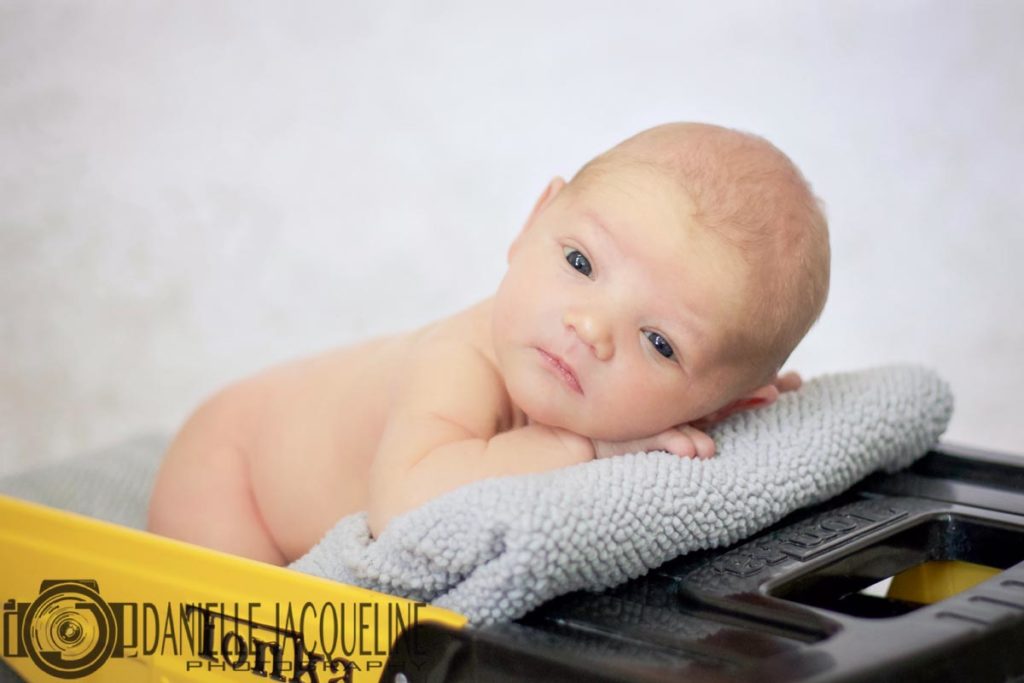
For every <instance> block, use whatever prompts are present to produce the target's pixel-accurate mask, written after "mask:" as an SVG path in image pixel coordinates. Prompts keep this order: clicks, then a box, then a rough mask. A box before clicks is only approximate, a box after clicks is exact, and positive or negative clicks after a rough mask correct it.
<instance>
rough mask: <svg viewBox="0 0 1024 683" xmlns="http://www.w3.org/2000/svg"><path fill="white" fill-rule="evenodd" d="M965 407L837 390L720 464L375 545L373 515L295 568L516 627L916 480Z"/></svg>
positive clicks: (727, 437)
mask: <svg viewBox="0 0 1024 683" xmlns="http://www.w3.org/2000/svg"><path fill="white" fill-rule="evenodd" d="M952 407H953V400H952V396H951V394H950V391H949V388H948V386H947V385H946V384H945V383H944V382H943V381H942V380H941V379H939V378H938V377H937V376H936V375H935V374H934V373H933V372H931V371H929V370H926V369H924V368H919V367H913V366H893V367H885V368H878V369H873V370H865V371H861V372H854V373H847V374H837V375H828V376H824V377H820V378H817V379H814V380H812V381H810V382H808V383H806V384H805V385H804V386H803V387H802V388H801V389H800V390H799V391H797V392H794V393H788V394H784V395H783V396H782V397H781V398H780V399H779V401H778V402H777V403H775V404H774V405H772V406H770V407H769V408H765V409H762V410H757V411H751V412H745V413H741V414H739V415H735V416H733V417H732V418H730V419H729V420H727V421H725V422H723V423H721V424H720V425H718V426H716V427H715V428H714V429H713V430H712V435H713V436H714V438H715V441H716V443H717V445H718V455H717V456H716V457H714V458H712V459H711V460H707V461H699V460H688V459H682V458H678V457H676V456H673V455H669V454H666V453H642V454H635V455H627V456H620V457H615V458H609V459H606V460H597V461H593V462H589V463H585V464H582V465H577V466H574V467H569V468H565V469H561V470H556V471H552V472H545V473H542V474H533V475H526V476H520V477H508V478H502V479H490V480H485V481H480V482H476V483H474V484H471V485H469V486H465V487H463V488H461V489H458V490H456V491H453V492H452V493H449V494H447V495H445V496H442V497H440V498H437V499H435V500H433V501H430V502H429V503H427V504H426V505H424V506H422V507H420V508H417V509H415V510H412V511H410V512H408V513H406V514H405V515H402V516H401V517H398V518H396V519H395V520H393V521H392V522H391V524H390V526H388V528H387V529H386V530H385V531H384V533H382V534H381V536H380V538H378V539H377V540H375V541H374V540H372V539H371V538H370V536H369V532H368V529H367V526H366V518H365V515H364V514H356V515H352V516H350V517H346V518H344V519H342V520H341V521H339V522H338V524H337V525H336V526H335V527H334V528H333V529H331V531H329V532H328V533H327V535H326V536H325V537H324V538H323V539H322V540H321V541H320V543H319V544H318V545H317V546H315V547H314V548H313V549H312V550H310V552H309V553H308V554H307V555H305V556H304V557H302V558H301V559H299V560H298V561H296V562H295V563H294V564H292V567H293V568H294V569H297V570H299V571H303V572H307V573H310V574H316V575H319V576H324V577H327V578H331V579H335V580H338V581H342V582H345V583H350V584H356V585H359V586H364V587H367V588H371V589H374V590H379V591H384V592H386V593H393V594H398V595H403V596H407V597H410V598H413V599H417V600H424V601H428V602H433V603H435V604H437V605H440V606H442V607H447V608H450V609H453V610H455V611H457V612H461V613H462V614H464V615H466V616H467V617H468V618H469V619H470V621H471V622H474V623H488V622H495V621H502V620H508V619H514V618H516V617H518V616H521V615H523V614H525V613H526V612H527V611H529V610H530V609H532V608H533V607H535V606H537V605H539V604H541V603H542V602H544V601H546V600H548V599H550V598H552V597H555V596H557V595H561V594H563V593H567V592H569V591H573V590H578V589H592V590H598V589H602V588H607V587H610V586H614V585H616V584H618V583H621V582H623V581H625V580H627V579H630V578H633V577H636V576H639V575H640V574H643V573H644V572H646V571H647V570H649V569H651V568H654V567H656V566H658V565H660V564H662V563H663V562H665V561H667V560H670V559H672V558H673V557H676V556H677V555H681V554H683V553H687V552H690V551H693V550H698V549H702V548H711V547H716V546H722V545H727V544H730V543H734V542H735V541H737V540H739V539H741V538H743V537H745V536H748V535H750V534H752V533H754V532H756V531H758V530H760V529H762V528H764V527H766V526H768V525H770V524H772V523H774V522H776V521H778V520H779V519H781V518H782V517H783V516H785V515H786V514H787V513H789V512H791V511H793V510H795V509H797V508H799V507H803V506H806V505H810V504H813V503H817V502H821V501H823V500H826V499H828V498H830V497H832V496H834V495H836V494H838V493H840V492H841V491H843V490H844V489H846V488H848V487H849V486H851V485H853V484H854V483H856V482H857V481H858V480H860V479H861V478H863V477H865V476H866V475H868V474H870V473H871V472H873V471H875V470H880V469H881V470H886V471H892V470H896V469H899V468H901V467H904V466H906V465H908V464H909V463H911V462H912V461H913V460H914V459H916V458H918V457H920V456H921V455H923V454H924V453H925V452H926V451H927V450H928V448H930V447H931V446H932V445H934V444H935V442H936V441H937V440H938V438H939V435H941V434H942V432H943V431H944V430H945V428H946V425H947V423H948V421H949V418H950V415H951V413H952Z"/></svg>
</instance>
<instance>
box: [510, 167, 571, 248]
mask: <svg viewBox="0 0 1024 683" xmlns="http://www.w3.org/2000/svg"><path fill="white" fill-rule="evenodd" d="M565 185H566V182H565V179H564V178H562V177H561V176H557V175H556V176H555V177H554V178H552V179H551V182H550V183H548V185H547V187H545V188H544V191H543V192H542V193H541V195H540V197H539V198H538V199H537V203H536V204H534V205H533V211H531V212H530V217H529V218H527V219H526V223H525V224H524V225H523V229H522V230H520V231H519V235H518V236H516V239H515V241H514V242H512V245H511V246H510V247H509V248H508V257H509V258H512V252H513V251H514V250H515V248H516V242H518V241H519V238H520V237H522V236H523V233H525V232H526V231H527V230H529V229H530V227H531V226H532V225H533V224H534V222H535V221H536V220H537V217H538V216H539V215H540V214H541V212H542V211H544V208H545V207H546V206H547V205H548V204H550V203H551V200H553V199H554V198H555V197H557V196H558V193H559V192H561V191H562V188H564V187H565Z"/></svg>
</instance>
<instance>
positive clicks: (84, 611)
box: [18, 579, 119, 679]
mask: <svg viewBox="0 0 1024 683" xmlns="http://www.w3.org/2000/svg"><path fill="white" fill-rule="evenodd" d="M23 604H24V603H23ZM19 611H20V610H19ZM20 617H21V618H20V619H19V622H20V623H19V625H18V626H19V631H18V636H19V641H20V645H21V646H22V648H24V652H25V653H26V654H28V656H29V657H31V658H32V661H33V662H34V663H35V665H36V666H37V667H39V669H40V670H42V671H44V672H46V673H48V674H50V675H51V676H54V677H56V678H65V679H70V678H81V677H82V676H88V675H89V674H91V673H93V672H94V671H96V670H97V669H98V668H100V667H101V666H103V664H104V663H105V662H106V661H107V659H108V658H109V657H110V655H111V653H112V652H113V650H114V645H115V643H116V642H117V640H118V638H119V634H118V622H117V619H115V617H114V611H113V610H112V609H111V607H110V605H109V604H107V602H106V601H105V600H104V599H103V598H102V597H100V592H99V585H98V584H97V583H96V582H95V581H93V580H91V579H82V580H78V579H57V580H53V579H48V580H45V581H43V582H42V584H41V585H40V586H39V595H38V596H37V597H36V599H35V600H33V601H32V602H31V603H30V604H28V605H27V609H25V611H24V612H23V613H22V614H21V615H20Z"/></svg>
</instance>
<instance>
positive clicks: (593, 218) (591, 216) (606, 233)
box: [583, 209, 619, 247]
mask: <svg viewBox="0 0 1024 683" xmlns="http://www.w3.org/2000/svg"><path fill="white" fill-rule="evenodd" d="M583 216H584V217H585V218H587V219H588V220H589V222H590V224H591V225H592V226H594V227H595V228H597V230H596V231H595V232H597V233H598V234H600V235H601V236H602V237H604V238H605V239H607V240H608V241H609V242H611V243H612V244H614V245H615V246H616V247H618V246H619V245H618V243H617V242H616V240H615V235H613V234H612V231H611V230H609V229H608V225H607V224H606V223H605V220H604V219H603V218H601V216H599V215H598V213H597V212H596V211H594V210H592V209H588V210H586V211H584V212H583Z"/></svg>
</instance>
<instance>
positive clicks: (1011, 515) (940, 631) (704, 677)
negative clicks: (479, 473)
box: [381, 445, 1024, 683]
mask: <svg viewBox="0 0 1024 683" xmlns="http://www.w3.org/2000/svg"><path fill="white" fill-rule="evenodd" d="M928 560H965V561H969V562H974V563H977V564H983V565H988V566H990V567H996V568H998V569H1002V570H1003V571H1002V572H1001V573H1000V574H998V575H996V576H995V577H993V578H992V579H990V580H988V581H985V582H984V583H981V584H979V585H976V586H974V587H973V588H971V589H969V590H967V591H964V592H962V593H959V594H957V595H955V596H952V597H950V598H947V599H946V600H943V601H941V602H938V603H935V604H931V605H925V606H917V605H912V604H910V603H904V602H900V601H897V600H891V599H887V598H880V597H871V596H868V595H864V594H862V593H861V590H862V589H864V588H865V587H867V586H869V585H871V584H874V583H876V582H878V581H879V580H881V579H884V578H886V577H889V576H892V575H894V574H897V573H899V572H900V571H902V570H904V569H907V568H909V567H912V566H915V565H917V564H920V563H921V562H924V561H928ZM392 652H393V654H392V658H391V660H390V661H389V663H388V665H387V668H386V670H385V673H384V676H383V677H382V679H381V680H382V681H384V682H385V683H392V681H396V682H398V683H402V682H403V681H408V682H409V683H426V682H433V681H455V682H459V681H479V682H480V683H500V682H502V681H573V682H574V683H580V682H584V681H586V682H590V681H636V682H654V681H700V682H705V681H706V682H710V681H730V682H734V681H736V682H743V681H753V682H756V683H773V682H775V681H815V682H819V681H829V682H834V681H901V682H906V681H971V682H974V681H978V682H984V681H1012V680H1024V458H1018V457H1015V456H1009V455H1003V454H997V453H990V452H983V451H979V450H975V449H967V448H961V447H955V446H950V445H942V446H941V447H940V448H938V449H936V450H934V451H932V452H930V453H929V454H928V455H927V456H925V457H924V458H923V459H921V460H920V461H918V462H917V463H916V464H915V465H914V466H912V467H911V468H909V469H908V470H904V471H902V472H899V473H897V474H893V475H876V476H873V477H871V478H869V479H867V480H865V481H864V482H862V483H861V484H860V485H858V486H857V487H856V488H854V489H852V490H851V491H849V492H848V493H846V494H844V495H842V496H840V497H838V498H835V499H833V500H831V501H829V502H828V503H826V504H823V505H820V506H818V507H815V508H810V509H805V510H801V511H799V512H797V513H794V514H792V515H790V516H789V517H787V518H786V519H784V520H783V521H782V522H780V523H779V524H777V525H775V526H774V527H772V528H770V529H768V530H766V531H764V532H762V533H760V534H758V535H757V536H754V537H752V538H750V539H748V540H746V541H744V542H742V543H739V544H737V545H735V546H731V547H729V548H723V549H719V550H716V551H709V552H701V553H691V554H689V555H685V556H683V557H680V558H677V559H676V560H673V561H671V562H668V563H666V564H665V565H662V566H661V567H659V568H658V569H656V570H654V571H652V572H650V573H649V574H648V575H647V576H644V577H641V578H639V579H636V580H634V581H631V582H629V583H626V584H624V585H622V586H620V587H618V588H616V589H613V590H609V591H605V592H603V593H584V592H579V593H573V594H570V595H566V596H563V597H561V598H558V599H556V600H553V601H551V602H549V603H547V604H545V605H543V606H542V607H540V608H538V609H537V610H534V611H533V612H532V613H530V614H528V615H527V616H525V617H524V618H522V619H520V620H519V621H517V622H514V623H510V624H502V625H498V626H490V627H486V628H467V629H461V630H448V629H443V628H439V627H436V626H427V625H423V626H419V627H417V628H415V629H412V630H410V631H409V632H407V633H406V634H405V635H404V636H403V638H402V640H401V641H400V642H398V643H396V646H395V647H394V648H393V650H392Z"/></svg>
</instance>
